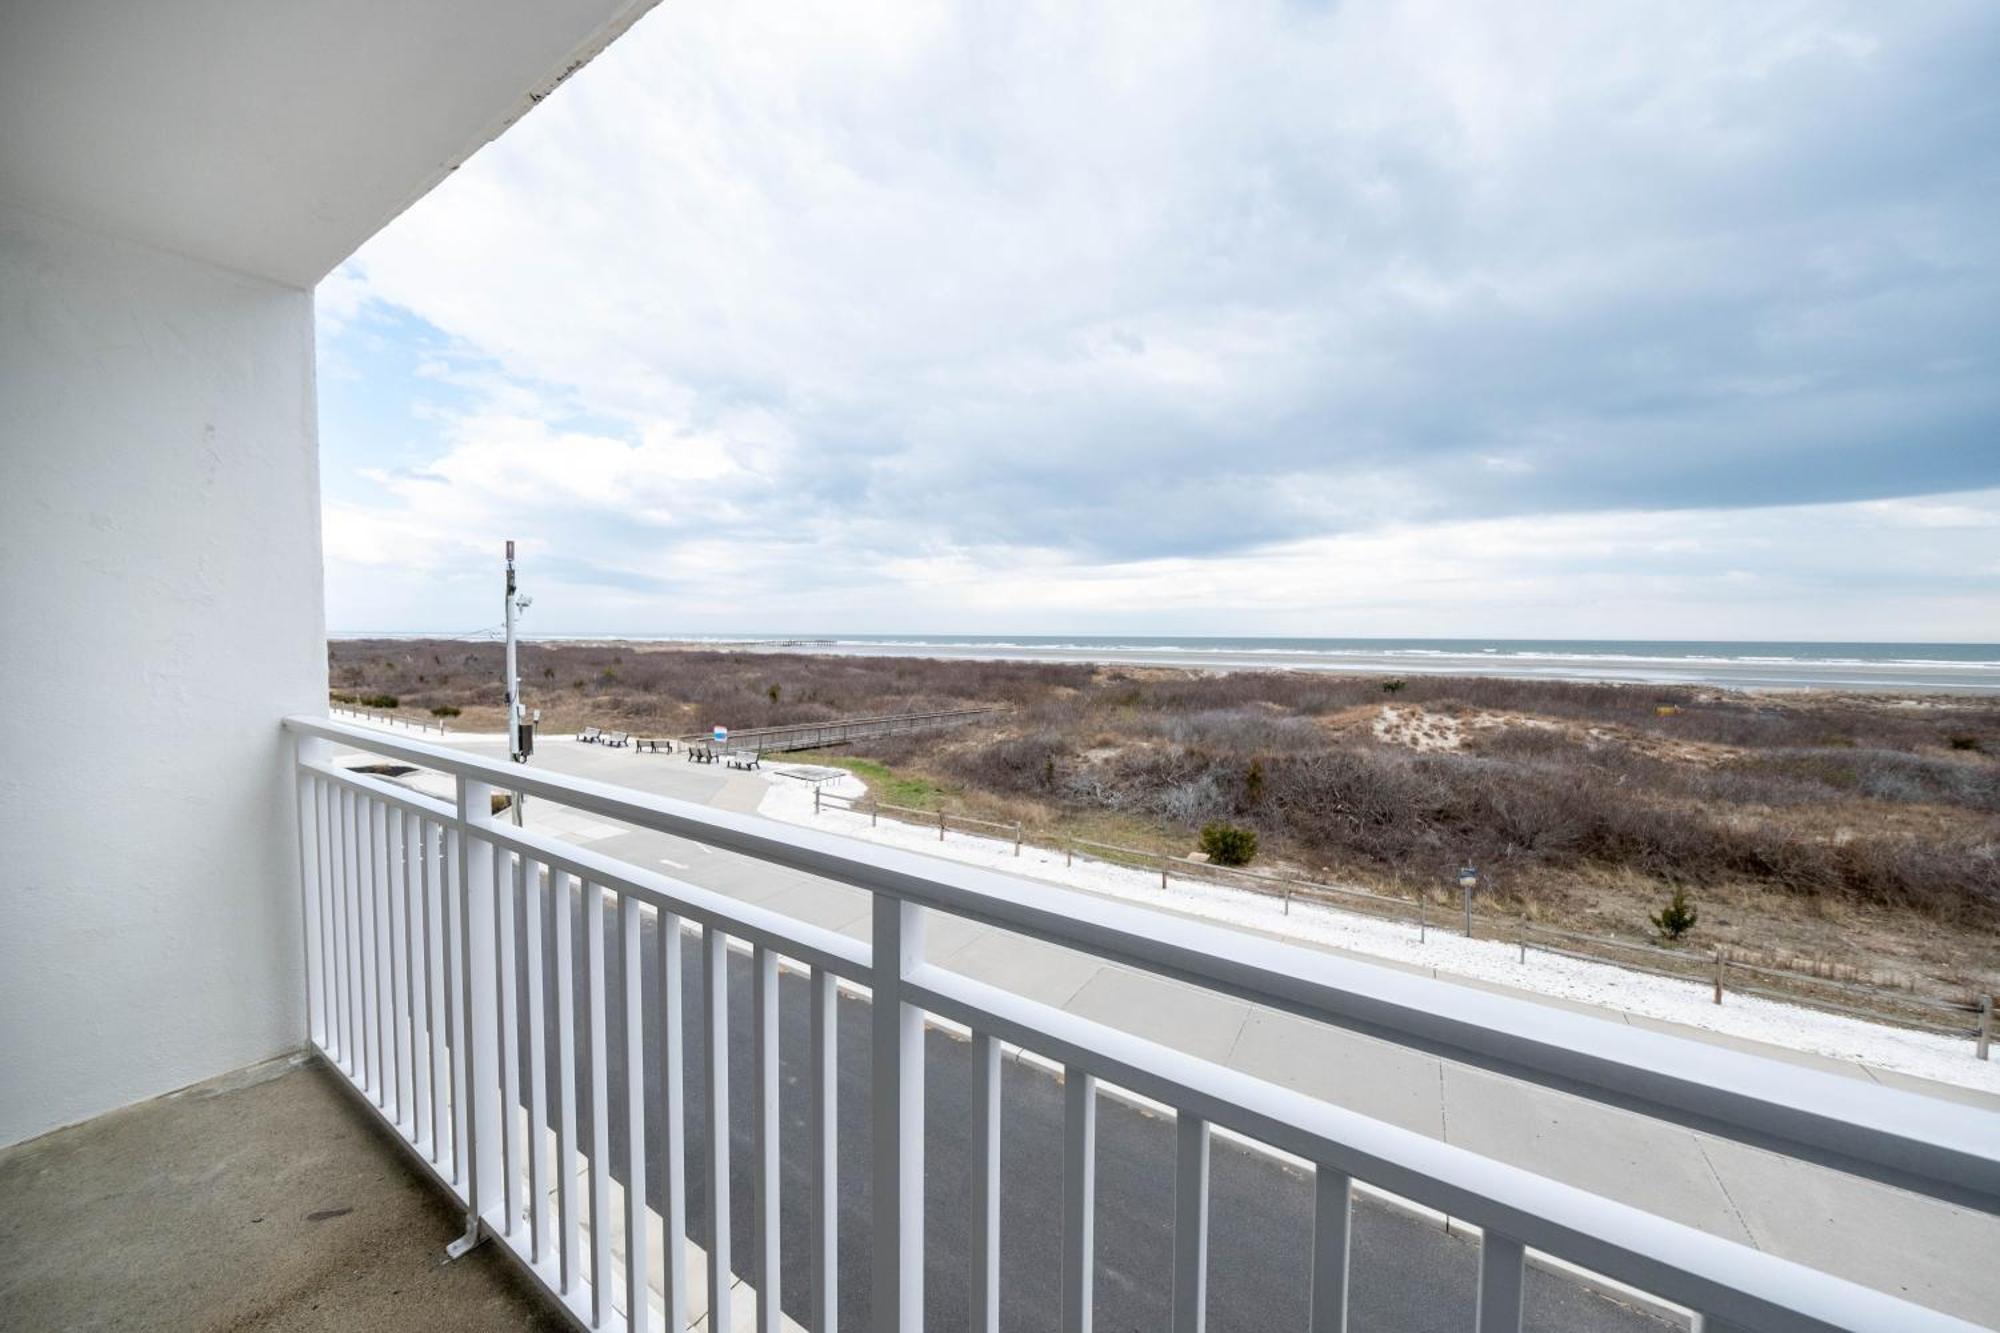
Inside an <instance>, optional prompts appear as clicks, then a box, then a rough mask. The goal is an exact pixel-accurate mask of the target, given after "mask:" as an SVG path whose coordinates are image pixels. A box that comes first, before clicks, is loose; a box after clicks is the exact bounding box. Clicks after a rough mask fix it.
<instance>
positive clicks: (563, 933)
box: [549, 870, 578, 1296]
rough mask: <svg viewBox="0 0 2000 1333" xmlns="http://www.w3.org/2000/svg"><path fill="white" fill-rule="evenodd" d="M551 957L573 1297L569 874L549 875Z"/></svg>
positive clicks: (561, 1207)
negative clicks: (552, 930) (553, 959)
mask: <svg viewBox="0 0 2000 1333" xmlns="http://www.w3.org/2000/svg"><path fill="white" fill-rule="evenodd" d="M549 888H550V890H551V894H550V896H551V898H552V899H553V905H552V907H551V909H550V910H551V914H552V916H553V918H554V922H555V928H556V929H555V951H556V1084H557V1089H556V1223H557V1227H558V1229H559V1230H560V1231H561V1232H562V1239H561V1241H560V1249H561V1253H562V1293H563V1295H565V1296H570V1295H574V1294H575V1292H576V1280H577V1277H578V1272H577V1255H576V1231H577V1206H576V1205H577V1198H576V1171H577V1163H576V942H575V938H574V935H575V928H574V927H573V926H572V925H571V920H572V918H571V916H570V911H571V893H570V877H569V872H567V871H563V870H556V871H552V872H551V876H550V884H549Z"/></svg>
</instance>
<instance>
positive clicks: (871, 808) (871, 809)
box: [868, 796, 882, 828]
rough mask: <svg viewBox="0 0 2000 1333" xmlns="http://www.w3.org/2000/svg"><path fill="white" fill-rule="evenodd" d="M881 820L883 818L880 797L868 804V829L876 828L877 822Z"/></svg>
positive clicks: (874, 798)
mask: <svg viewBox="0 0 2000 1333" xmlns="http://www.w3.org/2000/svg"><path fill="white" fill-rule="evenodd" d="M881 818H882V798H881V797H879V796H876V797H872V798H870V800H869V802H868V827H869V828H874V827H875V825H876V822H877V821H879V820H880V819H881Z"/></svg>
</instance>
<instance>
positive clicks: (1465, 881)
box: [1458, 866, 1479, 939]
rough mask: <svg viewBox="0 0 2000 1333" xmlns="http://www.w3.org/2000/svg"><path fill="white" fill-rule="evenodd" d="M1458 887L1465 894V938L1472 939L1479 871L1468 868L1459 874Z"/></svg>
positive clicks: (1471, 867)
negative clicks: (1473, 900) (1473, 896)
mask: <svg viewBox="0 0 2000 1333" xmlns="http://www.w3.org/2000/svg"><path fill="white" fill-rule="evenodd" d="M1458 887H1459V888H1460V889H1461V890H1463V891H1464V894H1465V938H1467V939H1471V938H1472V891H1473V890H1474V889H1476V888H1478V887H1479V871H1478V869H1477V868H1475V867H1473V866H1466V867H1465V868H1464V869H1462V870H1460V871H1459V872H1458Z"/></svg>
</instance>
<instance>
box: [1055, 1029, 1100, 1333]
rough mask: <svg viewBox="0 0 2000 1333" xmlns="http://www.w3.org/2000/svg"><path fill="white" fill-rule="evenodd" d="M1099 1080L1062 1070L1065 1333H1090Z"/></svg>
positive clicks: (1063, 1291)
mask: <svg viewBox="0 0 2000 1333" xmlns="http://www.w3.org/2000/svg"><path fill="white" fill-rule="evenodd" d="M1096 1211H1097V1079H1096V1077H1095V1076H1094V1075H1091V1074H1086V1073H1085V1072H1084V1071H1082V1070H1081V1069H1077V1068H1074V1067H1068V1068H1065V1069H1064V1070H1063V1233H1062V1246H1063V1248H1062V1326H1063V1333H1090V1314H1091V1286H1092V1283H1093V1280H1094V1277H1095V1264H1094V1258H1095V1255H1094V1244H1093V1242H1094V1238H1095V1232H1096V1226H1097V1217H1096Z"/></svg>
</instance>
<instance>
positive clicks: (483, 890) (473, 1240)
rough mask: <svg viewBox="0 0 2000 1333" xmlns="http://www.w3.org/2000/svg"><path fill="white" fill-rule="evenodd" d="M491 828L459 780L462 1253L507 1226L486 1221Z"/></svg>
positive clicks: (494, 1024)
mask: <svg viewBox="0 0 2000 1333" xmlns="http://www.w3.org/2000/svg"><path fill="white" fill-rule="evenodd" d="M492 823H493V789H492V787H490V786H488V785H487V784H486V783H483V782H475V781H473V780H472V779H471V778H467V777H460V778H459V779H458V826H459V830H460V832H459V846H458V883H459V892H460V894H461V895H462V896H463V898H464V900H465V901H464V904H463V906H462V909H461V916H462V921H463V930H462V932H461V933H462V942H461V945H460V950H461V956H462V959H463V962H464V965H465V966H464V969H463V976H464V979H465V1007H464V1009H463V1010H462V1011H461V1013H460V1017H461V1018H462V1020H463V1026H461V1027H460V1028H459V1030H458V1035H459V1040H460V1042H461V1043H462V1044H463V1045H464V1047H465V1084H464V1086H463V1088H462V1089H461V1091H462V1093H463V1095H464V1098H465V1101H466V1116H465V1120H464V1122H463V1128H464V1131H465V1136H466V1164H467V1170H466V1176H467V1190H466V1195H467V1199H468V1213H469V1216H468V1217H467V1219H466V1231H465V1235H464V1236H462V1237H460V1238H459V1240H458V1241H457V1242H455V1246H456V1247H457V1249H458V1252H460V1253H463V1251H464V1250H465V1249H467V1248H470V1247H471V1246H472V1245H475V1244H477V1243H478V1241H479V1235H480V1230H479V1229H480V1226H481V1225H482V1224H484V1225H486V1226H494V1225H495V1223H496V1222H497V1223H498V1224H499V1227H500V1228H505V1225H506V1219H505V1218H504V1217H502V1218H495V1217H493V1216H492V1214H493V1213H494V1212H495V1211H497V1210H498V1209H500V1208H501V1207H502V1206H503V1191H502V1189H501V1179H500V1141H501V1139H502V1138H503V1137H504V1133H503V1126H502V1123H501V1118H500V1116H501V1107H500V1073H499V1065H500V1023H499V1016H498V1013H497V997H496V995H495V994H494V980H495V978H494V970H495V969H494V963H493V942H494V934H493V932H494V930H495V929H496V926H495V923H494V917H495V915H496V914H497V912H498V910H499V905H500V903H501V901H503V899H502V895H501V892H500V885H499V884H498V883H496V882H495V880H494V876H493V855H492V844H491V843H486V844H485V845H484V846H480V845H478V844H479V843H481V842H482V841H483V840H482V839H480V838H479V837H478V836H477V831H478V830H481V829H485V828H489V827H491V826H492Z"/></svg>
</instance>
